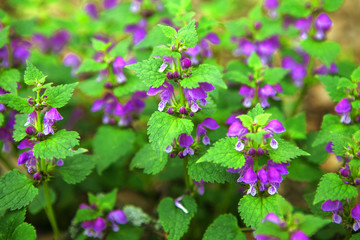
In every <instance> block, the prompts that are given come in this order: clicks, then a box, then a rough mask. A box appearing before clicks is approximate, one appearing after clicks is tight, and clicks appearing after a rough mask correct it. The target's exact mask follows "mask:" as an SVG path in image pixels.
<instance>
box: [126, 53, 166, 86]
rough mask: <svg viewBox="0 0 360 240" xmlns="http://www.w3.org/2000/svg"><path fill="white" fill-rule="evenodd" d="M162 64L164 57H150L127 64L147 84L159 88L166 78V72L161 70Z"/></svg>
mask: <svg viewBox="0 0 360 240" xmlns="http://www.w3.org/2000/svg"><path fill="white" fill-rule="evenodd" d="M162 64H163V60H162V58H150V59H148V60H144V61H142V62H138V63H136V64H131V65H127V66H126V68H128V69H131V70H133V71H134V72H135V73H136V74H137V75H138V77H139V78H140V79H141V80H142V81H143V82H144V83H145V85H147V86H149V87H154V88H157V87H160V86H161V85H162V84H163V83H164V81H165V79H166V76H165V74H164V73H162V72H159V69H160V66H161V65H162ZM164 72H166V71H164Z"/></svg>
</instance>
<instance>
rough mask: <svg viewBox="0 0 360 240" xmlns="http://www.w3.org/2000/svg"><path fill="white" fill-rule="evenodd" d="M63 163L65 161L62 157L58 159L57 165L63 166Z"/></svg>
mask: <svg viewBox="0 0 360 240" xmlns="http://www.w3.org/2000/svg"><path fill="white" fill-rule="evenodd" d="M62 165H64V161H63V160H62V159H61V158H60V159H59V160H57V162H56V166H58V167H61V166H62Z"/></svg>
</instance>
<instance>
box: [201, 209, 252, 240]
mask: <svg viewBox="0 0 360 240" xmlns="http://www.w3.org/2000/svg"><path fill="white" fill-rule="evenodd" d="M202 239H203V240H217V239H223V240H246V236H245V234H244V233H243V232H241V231H240V229H239V226H238V222H237V219H236V217H234V215H232V214H223V215H220V216H219V217H218V218H216V219H215V221H214V222H213V223H211V225H210V226H209V227H208V228H207V229H206V232H205V234H204V236H203V238H202Z"/></svg>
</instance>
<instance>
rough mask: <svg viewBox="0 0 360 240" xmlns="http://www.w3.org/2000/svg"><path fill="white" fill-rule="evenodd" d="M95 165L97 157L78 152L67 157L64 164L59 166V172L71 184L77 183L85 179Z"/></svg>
mask: <svg viewBox="0 0 360 240" xmlns="http://www.w3.org/2000/svg"><path fill="white" fill-rule="evenodd" d="M94 167H95V157H94V156H91V155H85V154H77V155H75V156H72V157H67V158H66V159H65V160H64V165H63V166H61V167H60V168H59V172H60V174H61V176H62V177H63V179H64V181H65V182H67V183H69V184H75V183H79V182H82V181H83V180H85V178H86V176H88V175H89V174H90V173H91V171H92V169H93V168H94Z"/></svg>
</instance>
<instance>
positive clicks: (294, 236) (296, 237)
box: [255, 212, 310, 240]
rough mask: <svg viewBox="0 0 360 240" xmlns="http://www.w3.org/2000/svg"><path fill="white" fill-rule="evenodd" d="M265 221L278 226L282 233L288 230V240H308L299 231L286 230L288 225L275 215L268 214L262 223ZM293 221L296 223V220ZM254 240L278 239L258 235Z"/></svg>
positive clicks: (308, 239)
mask: <svg viewBox="0 0 360 240" xmlns="http://www.w3.org/2000/svg"><path fill="white" fill-rule="evenodd" d="M265 221H269V222H272V223H275V224H276V225H279V226H280V227H281V228H282V229H283V230H284V231H286V230H288V231H290V232H289V233H290V238H289V239H290V240H310V238H309V237H308V236H306V234H305V233H304V232H303V231H301V230H298V229H293V227H292V228H291V229H288V227H290V225H289V226H287V225H288V224H287V223H286V222H285V221H284V220H282V219H280V218H279V217H278V216H277V215H276V214H275V213H272V212H271V213H268V214H267V215H266V216H265V218H264V220H263V222H265ZM295 221H297V219H295ZM255 239H256V240H278V239H280V238H277V237H272V236H268V235H266V234H258V235H256V236H255Z"/></svg>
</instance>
